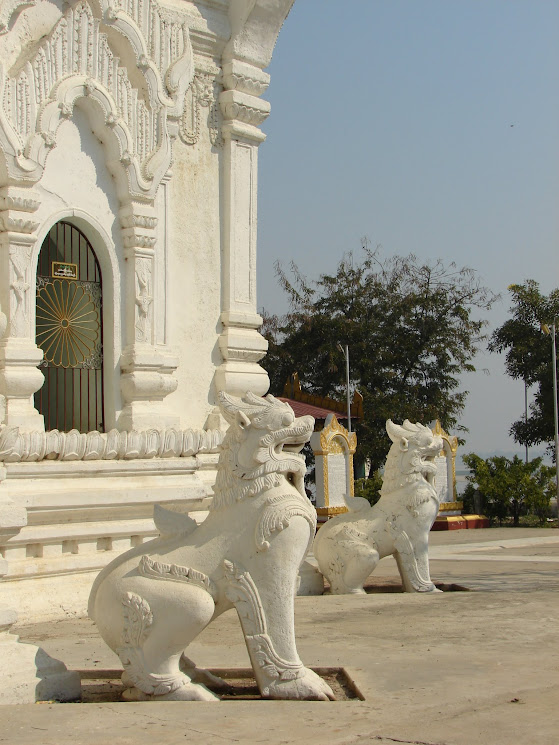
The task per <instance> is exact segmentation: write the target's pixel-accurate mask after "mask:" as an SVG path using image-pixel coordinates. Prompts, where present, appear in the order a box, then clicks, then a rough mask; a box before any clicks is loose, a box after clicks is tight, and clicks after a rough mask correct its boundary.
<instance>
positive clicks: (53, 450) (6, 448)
mask: <svg viewBox="0 0 559 745" xmlns="http://www.w3.org/2000/svg"><path fill="white" fill-rule="evenodd" d="M222 441H223V432H222V431H221V430H217V429H212V430H201V429H184V430H178V429H166V430H156V429H153V430H147V431H145V432H119V430H117V429H112V430H111V431H110V432H87V433H85V432H78V431H77V430H75V429H73V430H71V431H70V432H59V431H58V430H56V429H55V430H51V431H50V432H21V431H20V430H19V428H18V427H6V426H4V427H0V462H2V461H3V462H5V463H21V462H35V461H41V460H45V459H46V460H62V461H69V460H142V459H146V458H186V457H189V456H191V455H196V454H197V453H217V452H218V450H219V447H220V445H221V443H222Z"/></svg>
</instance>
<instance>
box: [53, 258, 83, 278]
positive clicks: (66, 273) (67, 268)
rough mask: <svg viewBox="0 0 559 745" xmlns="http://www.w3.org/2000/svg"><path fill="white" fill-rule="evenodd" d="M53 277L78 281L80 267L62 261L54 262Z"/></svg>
mask: <svg viewBox="0 0 559 745" xmlns="http://www.w3.org/2000/svg"><path fill="white" fill-rule="evenodd" d="M51 275H52V276H53V277H61V278H62V279H77V278H78V265H77V264H67V263H65V262H62V261H53V262H52V270H51Z"/></svg>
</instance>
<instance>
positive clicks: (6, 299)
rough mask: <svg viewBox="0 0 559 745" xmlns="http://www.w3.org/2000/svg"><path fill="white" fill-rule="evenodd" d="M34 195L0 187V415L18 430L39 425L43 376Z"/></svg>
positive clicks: (36, 428) (40, 422)
mask: <svg viewBox="0 0 559 745" xmlns="http://www.w3.org/2000/svg"><path fill="white" fill-rule="evenodd" d="M38 206H39V201H38V200H37V199H35V198H34V196H33V195H31V194H29V193H28V192H26V191H24V190H18V189H15V188H12V187H5V188H3V189H1V190H0V304H1V306H2V311H3V313H5V317H4V318H5V321H4V322H1V321H0V396H2V402H1V403H2V406H1V407H0V421H1V422H4V423H6V424H11V425H15V426H18V427H20V428H21V430H22V431H30V430H44V421H43V417H42V416H41V415H40V414H39V412H38V411H37V410H36V409H35V407H34V405H33V394H34V393H35V391H38V390H39V388H40V387H41V386H42V384H43V381H44V377H43V374H42V373H41V372H40V370H38V369H37V365H38V364H39V362H40V361H41V360H42V358H43V353H42V350H40V349H39V348H38V347H37V345H36V344H35V324H34V323H33V318H34V313H33V308H34V296H35V286H34V272H33V268H32V262H31V259H32V254H33V247H34V245H35V243H36V241H37V237H36V236H35V235H34V231H35V230H36V229H37V223H36V222H35V221H34V220H33V214H32V213H33V212H35V210H36V209H37V208H38Z"/></svg>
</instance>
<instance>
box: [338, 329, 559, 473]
mask: <svg viewBox="0 0 559 745" xmlns="http://www.w3.org/2000/svg"><path fill="white" fill-rule="evenodd" d="M338 349H339V350H340V352H341V353H342V354H343V356H344V357H345V377H346V399H347V431H348V432H349V434H351V400H350V398H349V347H348V346H347V344H346V345H345V347H342V345H341V344H340V343H339V342H338ZM558 488H559V487H558Z"/></svg>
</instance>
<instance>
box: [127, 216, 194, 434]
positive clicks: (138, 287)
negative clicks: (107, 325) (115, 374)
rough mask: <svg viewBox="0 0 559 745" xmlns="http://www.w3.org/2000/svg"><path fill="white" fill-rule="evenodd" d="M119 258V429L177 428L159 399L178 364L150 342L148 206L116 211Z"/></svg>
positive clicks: (171, 386)
mask: <svg viewBox="0 0 559 745" xmlns="http://www.w3.org/2000/svg"><path fill="white" fill-rule="evenodd" d="M120 221H121V226H122V236H123V244H124V256H125V264H126V266H125V277H124V303H125V307H124V329H123V340H124V343H125V347H124V350H123V352H122V355H121V361H120V365H121V375H122V377H121V390H122V397H123V402H124V406H123V409H122V412H121V414H120V417H119V419H118V423H117V425H118V428H119V429H121V430H127V431H131V430H137V431H141V430H146V429H166V428H168V427H178V426H179V424H180V418H179V417H178V416H177V415H176V414H174V413H173V412H172V411H170V409H168V408H167V407H166V405H165V403H164V399H165V397H166V396H168V395H169V393H172V392H173V391H174V390H175V389H176V387H177V380H176V379H175V378H174V377H172V373H173V371H174V370H175V369H176V368H177V365H178V360H177V358H176V357H175V356H173V355H172V354H170V353H169V351H168V349H167V348H166V347H159V346H157V345H156V343H155V326H156V313H157V310H158V307H161V308H163V311H162V312H164V303H162V304H159V305H158V303H157V298H156V292H155V288H156V277H155V261H154V259H155V245H156V241H157V236H156V233H155V229H156V227H157V217H156V216H155V210H154V207H153V205H151V204H139V203H135V202H130V203H128V204H126V205H125V206H123V207H122V209H121V210H120Z"/></svg>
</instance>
